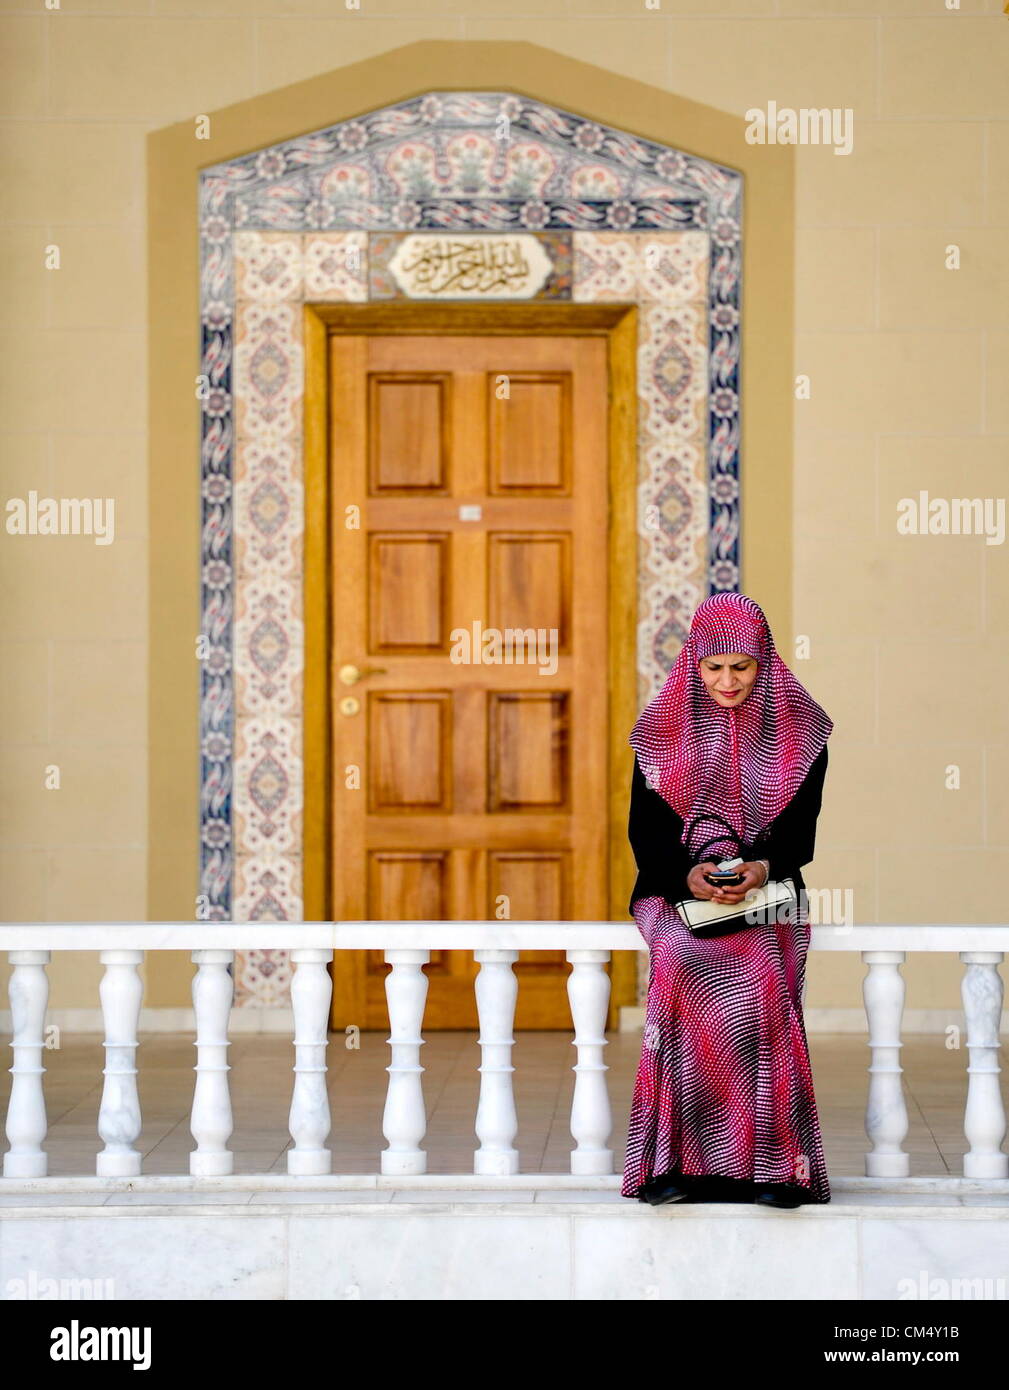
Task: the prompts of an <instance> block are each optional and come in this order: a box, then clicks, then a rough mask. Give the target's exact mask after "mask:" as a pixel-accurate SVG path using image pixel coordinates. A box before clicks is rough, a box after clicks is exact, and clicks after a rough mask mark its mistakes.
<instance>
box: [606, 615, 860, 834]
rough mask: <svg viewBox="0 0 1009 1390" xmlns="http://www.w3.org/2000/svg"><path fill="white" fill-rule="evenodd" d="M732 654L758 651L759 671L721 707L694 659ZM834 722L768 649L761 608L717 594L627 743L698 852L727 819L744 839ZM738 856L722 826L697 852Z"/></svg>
mask: <svg viewBox="0 0 1009 1390" xmlns="http://www.w3.org/2000/svg"><path fill="white" fill-rule="evenodd" d="M732 652H740V653H742V654H744V655H747V656H754V657H756V659H757V661H758V663H759V670H758V672H757V678H756V680H755V681H754V683H753V687H752V689H751V690H750V693H749V695H747V697H746V699H745V700H743V702H742V704H739V705H733V706H726V707H723V706H721V705H719V704H717V703H716V702H715V701H714V700H713V699H712V698H711V696H710V695H709V694H708V691H707V688H706V686H705V684H704V682H703V680H702V679H701V675H700V672H699V670H698V663H699V662H700V661H701V660H702V659H703V658H704V657H706V656H724V655H728V654H729V653H732ZM833 727H834V723H833V720H832V719H831V718H830V716H829V715H828V714H827V713H826V711H825V710H823V709H822V708H821V707H820V706H819V705H818V704H817V703H816V701H815V700H814V699H813V697H812V696H811V695H810V693H809V691H808V690H807V689H806V688H805V686H803V685H802V684H800V682H799V681H798V680H797V679H796V677H795V676H794V675H793V674H792V672H791V671H790V670H789V669H788V667H787V666H786V665H785V663H784V662H783V661H782V659H781V657H780V656H779V655H778V653H777V652H776V651H775V648H774V638H773V637H772V635H771V629H770V628H769V627H768V625H767V619H766V618H765V617H764V614H763V612H762V611H761V609H760V607H759V606H758V605H757V604H756V603H754V601H753V599H751V598H747V597H746V595H745V594H737V593H719V594H712V595H711V597H710V598H707V599H705V600H704V602H703V603H702V604H700V605H699V607H698V609H697V611H696V613H695V614H694V616H693V620H692V621H691V624H690V634H689V636H688V637H687V640H686V642H685V643H684V645H683V648H682V650H681V651H680V654H679V656H678V657H677V658H676V660H675V661H674V663H673V665H672V668H671V670H670V672H669V675H668V676H667V677H666V683H665V685H664V686H663V687H662V689H661V690H660V691H659V693H658V694H657V695H656V696H655V698H654V699H653V700H651V702H650V703H649V704H647V705H646V706H645V708H644V709H643V710H642V712H641V714H640V715H639V717H638V720H637V722H636V723H635V725H634V728H633V729H632V730H631V734H630V738H629V740H628V742H629V743H630V744H631V746H632V747H633V748H634V750H635V752H636V753H637V755H638V762H639V763H640V765H641V770H642V772H643V773H644V775H645V779H646V781H647V782H648V784H649V786H650V787H652V788H653V789H654V790H655V791H657V792H658V793H659V794H660V795H661V796H662V797H663V798H664V799H665V800H666V801H668V803H669V804H670V806H672V808H673V810H674V811H676V813H677V815H679V816H680V817H682V819H683V822H684V832H683V842H684V844H686V846H687V848H688V849H690V850H691V852H692V853H696V852H698V851H699V850H700V848H701V846H702V845H703V843H704V841H706V840H710V839H712V838H713V837H714V836H717V835H719V833H720V831H722V830H725V821H728V823H729V825H730V826H732V828H733V830H734V831H735V832H736V834H737V835H738V837H739V839H740V840H741V841H742V842H743V843H744V844H748V845H752V844H753V843H754V841H755V839H756V837H757V835H758V834H759V833H760V831H761V830H762V829H763V828H764V827H765V826H766V825H769V824H770V823H771V821H773V820H774V818H775V817H776V816H777V815H778V814H779V813H780V812H781V811H783V810H784V808H785V807H786V806H787V805H788V803H789V802H790V801H791V799H792V797H793V796H794V795H795V792H796V791H797V790H798V787H799V785H800V783H801V782H802V781H803V779H804V778H805V776H806V773H807V772H808V771H809V769H810V766H811V764H812V763H813V761H814V759H815V758H816V757H817V756H818V755H819V753H820V751H821V750H822V748H823V746H824V744H825V743H826V742H827V738H828V736H829V734H830V731H831V729H832V728H833ZM719 818H722V819H719ZM736 852H737V845H736V843H735V841H734V840H733V839H732V838H731V837H730V836H729V834H728V831H726V838H725V839H724V841H723V844H722V845H721V846H719V845H718V844H715V845H710V846H709V847H708V849H706V850H705V851H704V858H705V859H714V860H718V859H721V858H723V857H725V856H726V855H729V856H735V854H736Z"/></svg>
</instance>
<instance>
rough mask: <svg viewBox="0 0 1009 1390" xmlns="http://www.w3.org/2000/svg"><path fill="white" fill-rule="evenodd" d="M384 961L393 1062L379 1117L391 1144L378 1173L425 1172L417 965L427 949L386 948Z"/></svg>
mask: <svg viewBox="0 0 1009 1390" xmlns="http://www.w3.org/2000/svg"><path fill="white" fill-rule="evenodd" d="M385 959H386V961H387V963H388V964H389V965H391V966H392V969H391V970H390V971H389V973H388V975H386V977H385V997H386V1002H387V1004H388V1008H389V1032H390V1036H389V1044H390V1046H391V1048H392V1062H391V1063H390V1065H389V1066H387V1067H386V1071H387V1072H388V1073H389V1089H388V1092H387V1094H386V1099H385V1112H384V1113H383V1115H382V1133H383V1134H384V1135H385V1137H386V1139H388V1141H389V1147H388V1148H387V1149H383V1150H382V1172H383V1173H391V1174H400V1175H402V1174H404V1173H424V1172H426V1171H427V1154H426V1153H425V1152H424V1150H423V1149H422V1148H421V1147H420V1141H421V1140H422V1139H423V1137H424V1133H425V1130H426V1128H427V1116H426V1113H425V1110H424V1090H423V1087H422V1086H421V1082H420V1078H421V1073H422V1072H423V1070H424V1068H423V1067H422V1066H421V1065H420V1049H421V1047H422V1046H423V1045H424V1039H423V1038H422V1037H421V1027H422V1025H423V1022H424V1005H425V1003H426V1002H427V976H426V975H425V974H424V971H423V970H422V969H421V966H422V965H426V964H427V963H428V961H429V960H430V959H431V953H430V951H418V950H390V951H386V953H385Z"/></svg>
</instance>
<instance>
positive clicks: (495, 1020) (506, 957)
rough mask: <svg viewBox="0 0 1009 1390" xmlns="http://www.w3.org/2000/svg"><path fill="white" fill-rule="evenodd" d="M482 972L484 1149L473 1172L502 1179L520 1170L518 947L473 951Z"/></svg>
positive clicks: (479, 1122) (479, 1128)
mask: <svg viewBox="0 0 1009 1390" xmlns="http://www.w3.org/2000/svg"><path fill="white" fill-rule="evenodd" d="M473 956H474V959H475V960H476V961H477V962H478V963H479V966H480V971H479V973H478V975H477V977H476V986H475V988H476V1007H477V1016H478V1018H479V1020H480V1036H479V1037H478V1038H477V1042H478V1044H479V1046H480V1066H479V1067H478V1068H477V1070H478V1071H479V1073H480V1101H479V1104H478V1105H477V1112H476V1133H477V1138H478V1139H479V1140H480V1147H479V1148H478V1149H477V1150H476V1152H475V1153H474V1155H473V1172H474V1173H481V1174H485V1175H490V1176H493V1177H501V1176H502V1175H503V1174H505V1173H517V1172H518V1170H519V1154H518V1149H516V1148H514V1147H513V1146H512V1140H513V1139H514V1138H515V1134H516V1131H517V1130H518V1117H517V1116H516V1114H515V1094H514V1089H513V1087H512V1072H513V1071H514V1070H515V1068H514V1067H513V1066H512V1064H511V1056H512V1047H513V1045H514V1043H515V1039H514V1037H513V1036H512V1028H513V1026H514V1023H515V1001H516V1000H517V998H518V981H517V980H516V978H515V972H514V970H513V969H512V966H513V965H514V963H515V961H517V960H518V958H519V953H518V951H491V950H486V951H474V952H473Z"/></svg>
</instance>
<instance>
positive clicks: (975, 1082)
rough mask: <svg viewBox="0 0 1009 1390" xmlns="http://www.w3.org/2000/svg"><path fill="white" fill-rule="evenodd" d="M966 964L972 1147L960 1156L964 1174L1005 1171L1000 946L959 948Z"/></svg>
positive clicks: (967, 1119) (1008, 1160)
mask: <svg viewBox="0 0 1009 1390" xmlns="http://www.w3.org/2000/svg"><path fill="white" fill-rule="evenodd" d="M960 959H961V960H962V961H963V963H964V965H965V966H966V969H965V970H964V972H963V980H962V981H961V984H960V997H961V999H962V1000H963V1011H964V1015H965V1017H966V1020H967V1058H968V1061H967V1107H966V1110H965V1111H964V1120H963V1132H964V1134H965V1135H966V1138H967V1142H968V1144H969V1145H970V1149H969V1151H968V1152H967V1153H965V1154H964V1157H963V1175H964V1177H965V1178H1005V1177H1009V1154H1005V1153H1003V1152H1002V1148H1001V1145H1002V1140H1003V1139H1004V1137H1005V1131H1006V1117H1005V1109H1004V1107H1003V1105H1002V1093H1001V1091H1000V1089H999V1080H998V1078H999V1064H998V1053H999V1025H1000V1023H1001V1021H1002V976H1001V975H1000V974H999V972H998V967H999V964H1000V962H1001V960H1002V952H1001V951H961V952H960Z"/></svg>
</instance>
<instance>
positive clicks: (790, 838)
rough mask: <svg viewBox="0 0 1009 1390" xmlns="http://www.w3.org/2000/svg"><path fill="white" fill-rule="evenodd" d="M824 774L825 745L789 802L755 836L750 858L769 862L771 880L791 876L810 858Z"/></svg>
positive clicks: (814, 840)
mask: <svg viewBox="0 0 1009 1390" xmlns="http://www.w3.org/2000/svg"><path fill="white" fill-rule="evenodd" d="M826 772H827V745H826V744H824V745H823V748H822V749H821V750H820V752H819V753H818V754H817V756H816V758H814V760H813V762H812V763H811V764H810V768H809V771H808V772H807V773H806V776H805V778H804V780H803V781H802V782H801V783H800V784H799V786H798V788H797V789H796V792H795V795H794V796H793V797H792V799H791V801H790V802H789V803H788V805H787V806H786V807H785V809H784V810H783V811H782V812H781V814H780V815H779V816H777V817H776V818H775V819H774V820H773V821H772V822H771V824H770V825H769V826H767V827H766V828H765V830H764V832H763V834H762V835H760V836H758V837H757V842H756V844H754V846H753V847H752V852H751V855H750V857H751V858H753V859H767V860H769V861H770V866H771V878H788V877H792V876H794V875H795V873H796V871H797V870H799V869H801V868H802V866H803V864H808V863H809V861H810V860H811V859H812V857H813V847H814V845H815V843H816V818H817V816H818V815H819V814H820V802H821V800H822V797H823V779H824V777H825V776H826Z"/></svg>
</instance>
